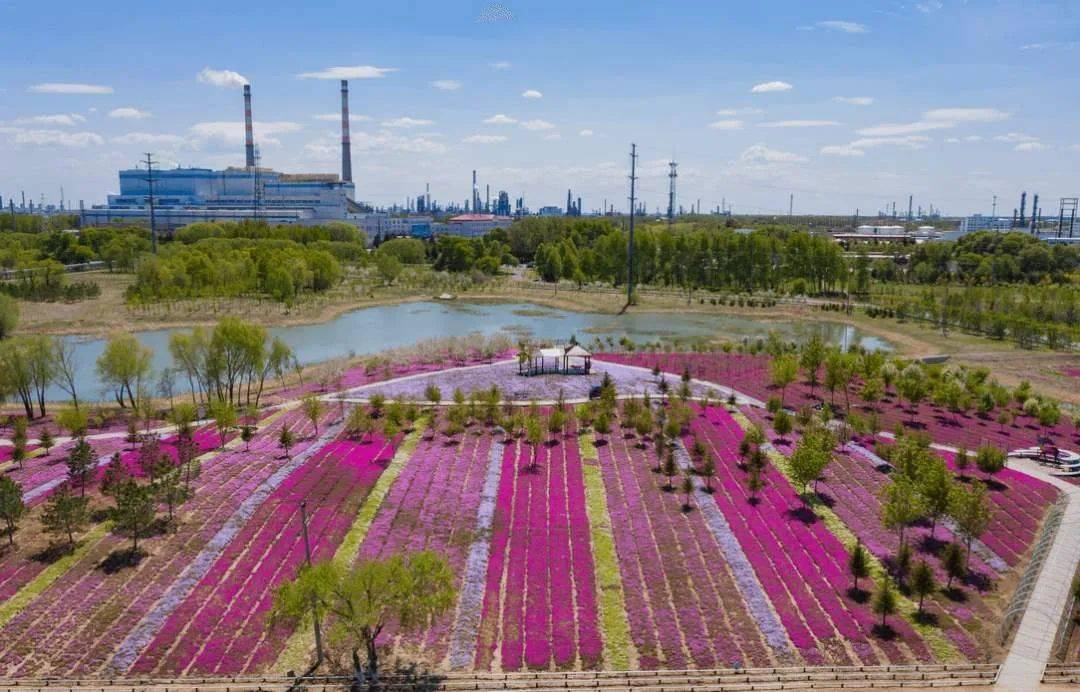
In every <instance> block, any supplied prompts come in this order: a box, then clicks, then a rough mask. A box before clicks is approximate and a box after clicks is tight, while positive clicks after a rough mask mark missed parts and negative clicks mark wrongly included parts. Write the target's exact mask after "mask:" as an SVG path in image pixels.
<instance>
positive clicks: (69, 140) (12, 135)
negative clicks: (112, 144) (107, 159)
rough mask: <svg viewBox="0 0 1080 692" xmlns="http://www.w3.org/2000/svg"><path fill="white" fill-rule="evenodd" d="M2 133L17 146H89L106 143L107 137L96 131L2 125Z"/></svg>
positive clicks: (0, 128)
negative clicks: (36, 128)
mask: <svg viewBox="0 0 1080 692" xmlns="http://www.w3.org/2000/svg"><path fill="white" fill-rule="evenodd" d="M0 134H2V135H7V136H8V138H9V139H10V141H11V143H12V144H14V145H16V146H20V145H21V146H45V147H71V148H83V147H87V146H100V145H102V144H104V143H105V138H104V137H102V136H101V135H99V134H97V133H95V132H70V131H68V130H34V129H23V128H21V127H0Z"/></svg>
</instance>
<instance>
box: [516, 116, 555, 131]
mask: <svg viewBox="0 0 1080 692" xmlns="http://www.w3.org/2000/svg"><path fill="white" fill-rule="evenodd" d="M521 127H522V129H524V130H533V131H537V130H554V129H555V125H554V124H553V123H549V122H548V121H546V120H540V119H539V118H537V119H535V120H526V121H525V122H523V123H521Z"/></svg>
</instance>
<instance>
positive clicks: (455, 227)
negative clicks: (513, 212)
mask: <svg viewBox="0 0 1080 692" xmlns="http://www.w3.org/2000/svg"><path fill="white" fill-rule="evenodd" d="M513 221H514V220H513V219H512V218H510V217H509V216H496V215H495V214H461V215H460V216H454V217H452V218H451V219H450V220H449V221H447V224H446V226H447V231H446V232H447V233H450V234H452V235H461V236H467V237H472V236H481V235H485V234H487V233H490V232H491V231H494V230H495V229H496V228H509V227H510V224H511V223H513Z"/></svg>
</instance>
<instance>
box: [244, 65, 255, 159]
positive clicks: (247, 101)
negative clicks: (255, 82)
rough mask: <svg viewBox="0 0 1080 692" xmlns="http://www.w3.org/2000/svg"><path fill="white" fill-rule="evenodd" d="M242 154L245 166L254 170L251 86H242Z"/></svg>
mask: <svg viewBox="0 0 1080 692" xmlns="http://www.w3.org/2000/svg"><path fill="white" fill-rule="evenodd" d="M244 154H245V156H246V165H247V167H248V168H249V169H250V168H255V135H254V133H253V132H252V130H251V85H250V84H245V85H244Z"/></svg>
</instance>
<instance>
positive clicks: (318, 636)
mask: <svg viewBox="0 0 1080 692" xmlns="http://www.w3.org/2000/svg"><path fill="white" fill-rule="evenodd" d="M300 527H301V530H302V531H303V532H304V557H305V559H306V560H307V566H308V568H310V567H311V543H310V542H309V541H308V531H307V500H303V501H301V502H300ZM311 622H312V624H313V625H314V628H315V656H316V663H315V665H316V666H318V665H319V663H322V660H323V648H322V629H321V628H320V627H319V608H318V601H316V600H315V594H311Z"/></svg>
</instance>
